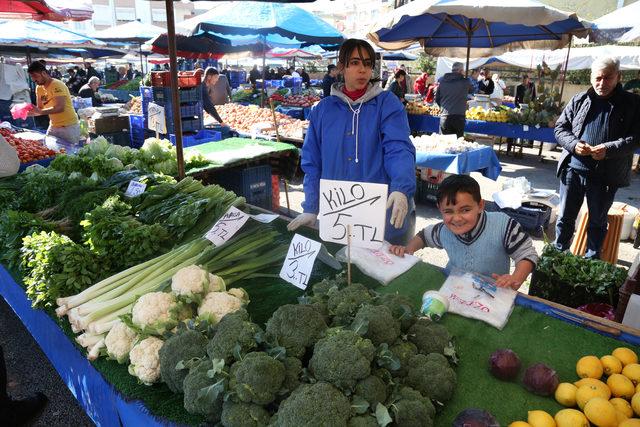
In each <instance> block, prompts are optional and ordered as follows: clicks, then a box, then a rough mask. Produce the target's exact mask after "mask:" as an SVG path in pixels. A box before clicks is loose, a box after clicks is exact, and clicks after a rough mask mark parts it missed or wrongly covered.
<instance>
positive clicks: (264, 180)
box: [213, 165, 273, 210]
mask: <svg viewBox="0 0 640 427" xmlns="http://www.w3.org/2000/svg"><path fill="white" fill-rule="evenodd" d="M213 180H214V182H215V183H216V184H219V185H220V186H222V187H224V188H226V189H227V190H230V191H233V192H234V193H236V194H237V195H239V196H243V197H244V198H245V199H247V203H249V204H252V205H255V206H259V207H261V208H264V209H268V210H271V208H272V203H273V202H272V200H271V187H272V181H271V166H270V165H261V166H254V167H250V168H244V169H239V168H235V169H228V170H224V171H221V172H218V173H216V175H215V176H214V178H213Z"/></svg>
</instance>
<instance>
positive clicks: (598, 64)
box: [591, 56, 620, 72]
mask: <svg viewBox="0 0 640 427" xmlns="http://www.w3.org/2000/svg"><path fill="white" fill-rule="evenodd" d="M602 70H613V71H615V72H619V71H620V60H619V59H617V58H613V57H611V56H604V57H602V58H597V59H596V60H595V61H593V63H592V64H591V72H594V71H602Z"/></svg>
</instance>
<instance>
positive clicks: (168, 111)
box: [164, 102, 203, 121]
mask: <svg viewBox="0 0 640 427" xmlns="http://www.w3.org/2000/svg"><path fill="white" fill-rule="evenodd" d="M202 114H203V109H202V102H195V103H193V104H180V117H182V118H183V119H184V118H187V117H203V115H202ZM164 116H165V117H166V119H167V121H169V120H173V105H172V104H165V105H164Z"/></svg>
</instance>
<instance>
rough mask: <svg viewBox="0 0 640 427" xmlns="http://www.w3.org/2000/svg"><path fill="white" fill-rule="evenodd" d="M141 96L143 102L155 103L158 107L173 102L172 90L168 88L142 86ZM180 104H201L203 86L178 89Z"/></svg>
mask: <svg viewBox="0 0 640 427" xmlns="http://www.w3.org/2000/svg"><path fill="white" fill-rule="evenodd" d="M140 96H141V97H142V102H143V105H144V102H145V101H147V103H149V102H155V103H156V104H158V105H165V104H166V103H169V102H171V88H168V87H148V86H140ZM178 99H179V102H180V103H181V104H182V103H185V102H200V101H202V86H196V87H192V88H181V89H178Z"/></svg>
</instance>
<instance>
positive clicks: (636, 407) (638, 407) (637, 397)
mask: <svg viewBox="0 0 640 427" xmlns="http://www.w3.org/2000/svg"><path fill="white" fill-rule="evenodd" d="M631 408H633V412H635V413H636V415H640V393H636V394H634V395H633V397H632V398H631Z"/></svg>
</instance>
